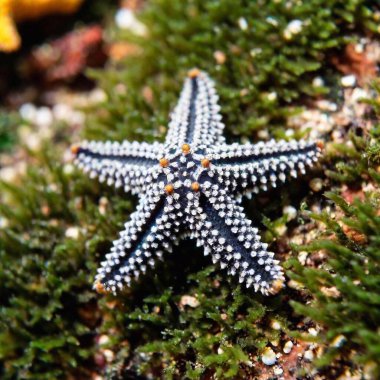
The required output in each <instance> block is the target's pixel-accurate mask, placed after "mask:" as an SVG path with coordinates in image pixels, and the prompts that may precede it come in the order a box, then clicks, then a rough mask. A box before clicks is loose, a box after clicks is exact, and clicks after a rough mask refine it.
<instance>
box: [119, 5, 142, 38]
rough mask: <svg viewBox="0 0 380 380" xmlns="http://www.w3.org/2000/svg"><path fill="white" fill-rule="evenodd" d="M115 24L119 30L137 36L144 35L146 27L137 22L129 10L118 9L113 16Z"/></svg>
mask: <svg viewBox="0 0 380 380" xmlns="http://www.w3.org/2000/svg"><path fill="white" fill-rule="evenodd" d="M115 23H116V25H117V26H118V27H119V28H120V29H128V30H130V31H131V32H133V33H135V34H136V35H139V36H144V35H146V32H147V29H146V26H145V25H144V24H143V23H142V22H140V21H139V20H137V18H136V16H135V14H134V13H133V12H132V11H131V10H130V9H127V8H121V9H119V10H118V11H117V12H116V14H115Z"/></svg>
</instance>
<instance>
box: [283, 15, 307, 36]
mask: <svg viewBox="0 0 380 380" xmlns="http://www.w3.org/2000/svg"><path fill="white" fill-rule="evenodd" d="M302 26H303V23H302V21H301V20H292V21H290V22H289V24H288V25H287V26H286V28H285V30H284V37H285V38H286V39H287V40H290V39H291V38H292V37H293V36H294V35H296V34H298V33H300V32H301V30H302Z"/></svg>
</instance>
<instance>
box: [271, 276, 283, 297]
mask: <svg viewBox="0 0 380 380" xmlns="http://www.w3.org/2000/svg"><path fill="white" fill-rule="evenodd" d="M283 287H284V281H283V280H281V279H277V280H274V281H273V284H272V286H271V288H270V289H269V293H270V294H277V293H278V292H279V291H280V290H281V289H282V288H283Z"/></svg>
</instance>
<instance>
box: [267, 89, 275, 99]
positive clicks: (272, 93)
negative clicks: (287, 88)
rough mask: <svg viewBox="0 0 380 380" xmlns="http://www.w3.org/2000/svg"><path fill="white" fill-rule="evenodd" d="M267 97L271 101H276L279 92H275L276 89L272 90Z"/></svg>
mask: <svg viewBox="0 0 380 380" xmlns="http://www.w3.org/2000/svg"><path fill="white" fill-rule="evenodd" d="M267 99H268V100H269V101H270V102H274V101H275V100H276V99H277V92H275V91H272V92H270V93H269V94H268V95H267Z"/></svg>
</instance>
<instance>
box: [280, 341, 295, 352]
mask: <svg viewBox="0 0 380 380" xmlns="http://www.w3.org/2000/svg"><path fill="white" fill-rule="evenodd" d="M292 348H293V342H292V341H291V340H288V341H287V342H286V343H285V344H284V348H283V349H282V350H283V351H284V353H285V354H289V353H290V351H292Z"/></svg>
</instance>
